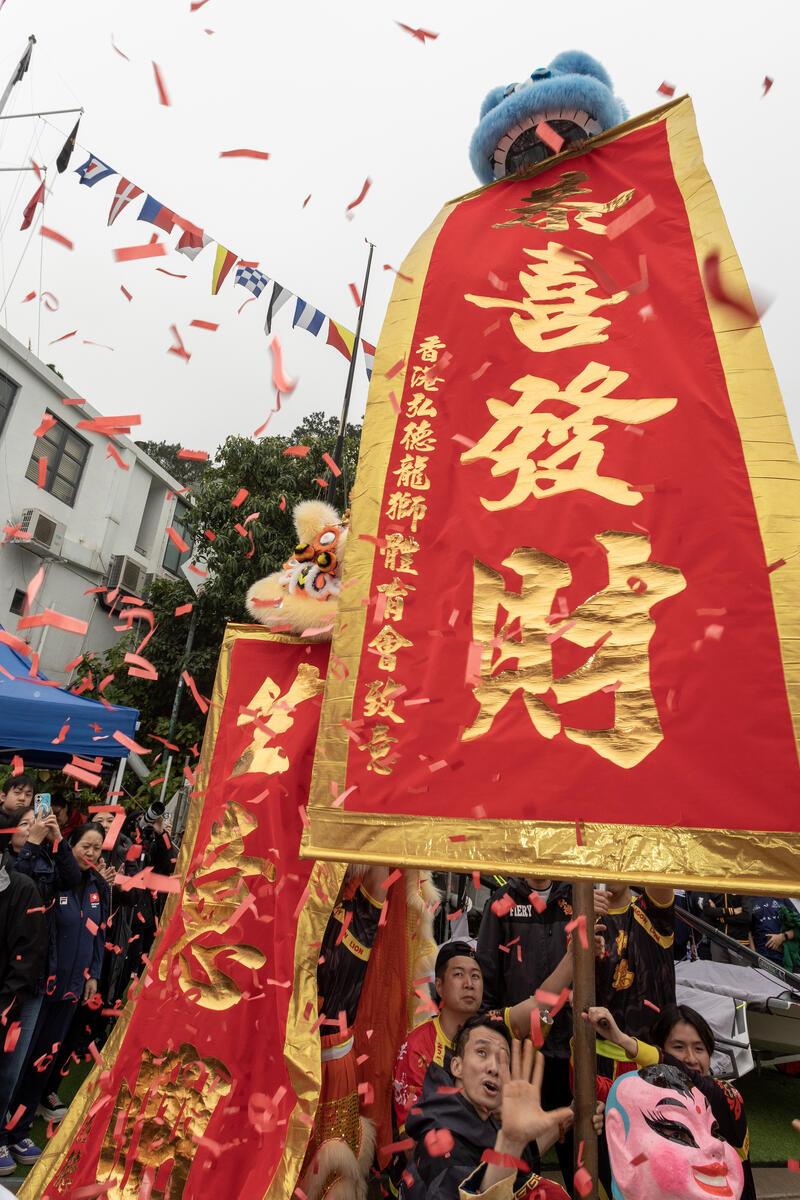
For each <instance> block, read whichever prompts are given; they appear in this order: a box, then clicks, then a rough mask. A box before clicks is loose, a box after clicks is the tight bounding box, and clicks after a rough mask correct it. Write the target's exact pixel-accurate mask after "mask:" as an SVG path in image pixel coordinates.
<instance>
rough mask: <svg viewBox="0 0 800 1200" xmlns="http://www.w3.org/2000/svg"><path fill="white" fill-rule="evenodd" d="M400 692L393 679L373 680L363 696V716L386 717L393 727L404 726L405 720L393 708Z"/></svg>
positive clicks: (400, 689)
mask: <svg viewBox="0 0 800 1200" xmlns="http://www.w3.org/2000/svg"><path fill="white" fill-rule="evenodd" d="M402 690H403V689H402V688H401V687H400V685H399V684H397V683H395V681H394V680H393V679H374V680H373V681H372V683H371V684H370V685H369V687H368V688H367V691H366V695H365V696H364V716H365V717H386V718H387V719H388V720H390V721H394V723H395V725H403V724H405V718H404V717H401V716H400V714H399V713H398V712H395V707H394V706H395V703H396V701H397V698H398V696H399V695H400V692H401V691H402Z"/></svg>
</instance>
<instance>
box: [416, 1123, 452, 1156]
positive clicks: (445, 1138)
mask: <svg viewBox="0 0 800 1200" xmlns="http://www.w3.org/2000/svg"><path fill="white" fill-rule="evenodd" d="M424 1140H425V1149H426V1150H427V1151H428V1154H430V1156H431V1158H442V1157H443V1156H444V1155H445V1154H449V1153H450V1151H451V1150H452V1149H453V1146H454V1145H455V1139H454V1137H453V1135H452V1133H451V1132H450V1130H449V1129H429V1130H428V1132H427V1133H426V1134H425V1139H424Z"/></svg>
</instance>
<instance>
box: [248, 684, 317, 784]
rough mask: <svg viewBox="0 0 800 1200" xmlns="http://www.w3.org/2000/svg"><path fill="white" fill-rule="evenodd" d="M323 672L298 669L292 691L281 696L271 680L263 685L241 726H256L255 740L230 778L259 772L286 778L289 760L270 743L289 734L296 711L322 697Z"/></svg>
mask: <svg viewBox="0 0 800 1200" xmlns="http://www.w3.org/2000/svg"><path fill="white" fill-rule="evenodd" d="M324 686H325V685H324V682H323V681H322V679H320V674H319V669H318V668H317V667H312V666H311V665H310V664H309V663H301V664H300V666H299V667H298V668H297V674H296V675H295V677H294V679H293V681H292V684H291V686H290V688H289V690H288V691H287V692H286V694H285V695H284V696H281V694H280V691H281V689H280V688H279V687H278V685H277V683H275V682H274V680H272V679H270V678H269V676H267V678H266V679H265V680H264V682H263V683H262V684H261V686H260V688H259V689H258V691H257V692H256V694H255V696H253V699H252V700H251V701H250V703H249V704H248V706H247V708H246V710H245V711H244V712H242V713H240V714H239V717H238V720H237V722H236V724H237V725H254V726H255V729H254V731H253V740H252V741H251V743H250V745H249V746H248V747H247V749H246V750H244V751H243V753H242V754H241V755H240V757H239V759H238V760H237V762H236V764H235V765H234V768H233V770H232V771H231V774H230V778H231V779H235V778H236V777H237V776H238V775H246V774H248V773H249V772H250V771H258V772H260V773H262V774H264V775H276V774H283V772H284V771H288V770H289V766H290V765H291V764H290V763H289V759H288V758H287V757H286V754H285V752H284V751H283V750H282V749H281V748H280V747H278V746H273V745H271V744H270V743H272V742H273V740H274V738H275V737H276V735H277V734H279V733H286V731H287V730H288V729H291V727H292V726H293V725H294V710H295V708H296V707H297V705H298V704H302V703H303V702H304V701H305V700H310V699H312V697H314V696H318V695H319V694H320V693H321V692H322V689H323V687H324Z"/></svg>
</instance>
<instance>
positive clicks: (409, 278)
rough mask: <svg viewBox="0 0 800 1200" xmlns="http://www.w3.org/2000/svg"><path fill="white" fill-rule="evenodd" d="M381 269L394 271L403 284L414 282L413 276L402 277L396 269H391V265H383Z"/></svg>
mask: <svg viewBox="0 0 800 1200" xmlns="http://www.w3.org/2000/svg"><path fill="white" fill-rule="evenodd" d="M383 269H384V271H394V273H395V275H396V276H397V278H398V279H402V280H403V281H404V282H405V283H413V282H414V276H413V275H404V274H403V272H402V271H398V270H397V268H396V267H393V266H392V265H391V263H384V264H383Z"/></svg>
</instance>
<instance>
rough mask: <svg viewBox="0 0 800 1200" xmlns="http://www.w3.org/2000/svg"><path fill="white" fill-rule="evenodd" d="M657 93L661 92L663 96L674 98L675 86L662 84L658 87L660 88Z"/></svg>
mask: <svg viewBox="0 0 800 1200" xmlns="http://www.w3.org/2000/svg"><path fill="white" fill-rule="evenodd" d="M656 91H657V92H660V93H661V95H662V96H674V95H675V85H674V84H672V83H667V82H666V81H664V83H660V84H659V85H658V87H657V88H656Z"/></svg>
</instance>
